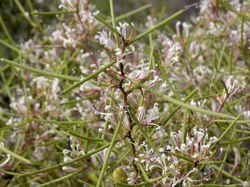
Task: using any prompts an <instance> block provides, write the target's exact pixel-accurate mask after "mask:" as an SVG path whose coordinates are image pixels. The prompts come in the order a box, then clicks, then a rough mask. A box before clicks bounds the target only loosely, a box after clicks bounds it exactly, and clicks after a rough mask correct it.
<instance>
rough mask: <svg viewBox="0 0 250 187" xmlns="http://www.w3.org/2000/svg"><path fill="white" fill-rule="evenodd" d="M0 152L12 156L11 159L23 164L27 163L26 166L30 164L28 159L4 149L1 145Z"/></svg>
mask: <svg viewBox="0 0 250 187" xmlns="http://www.w3.org/2000/svg"><path fill="white" fill-rule="evenodd" d="M0 151H2V152H5V153H6V154H9V155H10V156H12V157H13V158H15V159H17V160H20V161H22V162H24V163H27V164H32V163H31V161H29V160H28V159H26V158H24V157H22V156H20V155H18V154H16V153H14V152H12V151H11V150H9V149H7V148H5V147H4V146H3V145H1V144H0Z"/></svg>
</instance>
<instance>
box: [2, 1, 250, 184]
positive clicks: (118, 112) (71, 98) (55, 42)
mask: <svg viewBox="0 0 250 187" xmlns="http://www.w3.org/2000/svg"><path fill="white" fill-rule="evenodd" d="M110 7H112V6H110ZM59 8H60V10H62V12H61V14H60V15H57V16H56V17H55V20H54V22H53V23H56V24H53V25H50V26H47V27H46V28H45V29H44V31H43V33H41V34H40V35H39V34H37V35H34V37H32V38H31V39H29V40H27V41H26V42H23V43H22V44H20V46H19V47H20V52H19V51H18V54H19V55H18V56H17V58H16V59H14V60H13V61H11V60H6V59H2V60H1V64H2V63H7V64H9V65H11V66H16V67H17V68H19V69H16V68H13V69H11V68H12V67H9V66H8V65H7V66H3V67H1V80H0V85H1V86H2V89H1V90H0V96H1V99H0V103H1V104H2V105H1V107H0V127H2V126H3V129H1V141H4V145H2V144H0V151H3V153H1V155H0V156H1V157H0V169H1V174H0V177H1V181H0V186H7V185H14V186H15V185H16V184H19V182H21V183H20V185H27V184H26V182H24V181H32V182H31V183H32V184H34V185H47V182H48V181H50V180H52V181H51V183H54V182H58V181H63V182H65V185H70V186H79V185H86V186H93V185H96V186H98V187H100V186H101V185H102V184H103V185H105V186H114V185H116V184H117V185H141V186H143V185H145V186H166V187H172V186H173V187H174V186H199V185H203V184H205V185H206V184H208V185H210V184H211V183H213V184H214V185H216V184H222V185H224V184H225V183H226V182H225V181H229V183H230V184H232V185H238V183H241V184H242V185H245V186H247V185H248V183H247V182H245V181H247V179H248V177H247V176H248V171H247V169H246V168H247V161H248V155H249V145H248V144H247V143H245V142H246V141H247V140H249V137H248V136H247V134H249V128H250V127H249V124H250V122H249V116H250V114H249V111H250V101H249V94H247V93H249V90H250V87H249V78H248V76H247V75H248V74H249V60H248V59H249V57H250V53H249V46H250V45H249V36H250V28H249V25H250V22H249V20H250V13H249V12H250V11H249V10H250V2H249V0H246V1H238V0H234V1H230V2H228V1H224V0H223V1H220V2H219V1H216V0H202V1H201V2H200V3H199V6H198V8H199V11H198V12H197V14H198V15H197V16H195V17H191V19H190V20H191V21H187V20H186V21H184V22H181V21H177V22H176V24H175V27H173V28H172V27H171V28H168V31H166V30H165V29H164V28H165V27H164V24H163V23H167V22H166V21H164V22H161V24H157V22H158V20H159V19H160V18H159V17H157V16H154V15H153V14H152V15H150V16H148V17H147V20H145V21H146V22H147V23H146V24H140V23H138V22H137V21H136V20H133V23H132V22H125V21H123V20H121V19H124V17H126V16H130V14H125V15H124V16H121V17H119V19H118V18H117V19H114V20H112V21H111V20H110V19H109V17H108V16H105V15H104V14H103V13H100V12H99V11H98V10H97V8H96V7H95V6H94V5H92V4H90V1H88V0H61V2H60V5H59ZM191 8H194V6H190V7H189V9H191ZM187 9H188V8H187ZM111 11H112V10H111ZM186 12H187V10H186V8H184V9H183V10H182V11H180V12H178V13H177V14H175V15H178V14H181V13H182V14H186ZM135 13H138V12H137V11H133V12H132V13H131V14H135ZM111 17H112V16H111ZM126 18H128V17H126ZM30 19H31V18H30ZM112 19H113V18H112ZM118 20H119V21H118ZM37 21H39V20H37ZM167 21H169V20H167ZM166 28H167V27H166ZM159 30H160V31H159ZM169 31H171V32H169ZM140 33H141V34H140ZM13 49H14V50H16V52H17V50H19V49H17V48H16V47H13ZM17 60H18V62H17ZM20 68H21V69H23V70H20ZM241 113H242V114H243V115H242V116H240V117H241V118H240V119H237V120H236V121H234V119H235V117H236V116H238V115H239V114H241ZM231 118H232V119H233V120H231ZM229 124H230V125H229ZM16 160H19V161H20V163H19V162H16ZM243 161H244V162H243ZM31 163H32V164H31ZM244 164H245V165H244ZM44 168H45V169H44ZM2 171H3V172H2ZM57 171H58V172H57ZM47 172H51V173H53V174H51V175H50V174H48V173H47ZM9 175H13V178H11V179H9ZM234 175H235V176H234ZM16 176H18V177H16ZM19 176H20V177H26V178H25V179H26V180H21V179H20V178H19ZM34 176H35V177H34ZM239 176H240V177H239ZM43 183H45V184H43ZM49 184H50V182H49Z"/></svg>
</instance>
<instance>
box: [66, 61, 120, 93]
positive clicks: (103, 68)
mask: <svg viewBox="0 0 250 187" xmlns="http://www.w3.org/2000/svg"><path fill="white" fill-rule="evenodd" d="M115 63H116V61H113V62H111V63H109V64H107V65H105V66H103V67H102V68H100V69H99V70H98V71H96V72H95V73H93V74H91V75H89V76H87V77H86V78H84V79H82V80H80V81H78V82H76V83H75V84H73V85H72V86H70V87H68V88H66V89H65V90H63V94H66V93H68V92H70V91H71V90H73V89H74V88H76V87H78V86H80V85H81V84H83V83H85V82H87V81H89V80H91V79H93V78H95V77H96V76H97V75H99V74H100V73H101V72H103V71H105V70H106V69H108V68H109V67H111V66H112V65H114V64H115Z"/></svg>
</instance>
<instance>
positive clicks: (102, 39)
mask: <svg viewBox="0 0 250 187" xmlns="http://www.w3.org/2000/svg"><path fill="white" fill-rule="evenodd" d="M95 39H96V40H98V41H99V43H100V44H102V45H104V46H105V48H107V49H110V50H115V49H116V44H115V42H114V41H113V40H112V39H111V33H110V32H106V31H102V32H98V34H97V35H96V36H95Z"/></svg>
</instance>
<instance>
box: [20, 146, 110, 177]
mask: <svg viewBox="0 0 250 187" xmlns="http://www.w3.org/2000/svg"><path fill="white" fill-rule="evenodd" d="M109 145H110V144H106V145H104V146H102V147H100V148H98V149H95V150H93V151H91V152H88V153H87V154H85V155H82V156H79V157H77V158H75V159H72V160H71V161H68V162H64V163H60V164H57V165H55V166H51V167H48V168H44V169H41V170H37V171H31V172H27V173H24V174H21V175H20V176H21V177H26V176H31V175H35V174H38V173H44V172H50V171H52V170H55V169H57V168H61V167H63V166H67V165H69V164H73V163H75V162H77V161H79V160H82V159H84V158H86V157H89V156H91V155H94V154H96V153H98V152H100V151H102V150H104V149H106V148H107V147H108V146H109Z"/></svg>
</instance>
